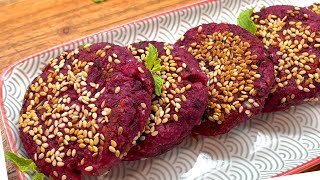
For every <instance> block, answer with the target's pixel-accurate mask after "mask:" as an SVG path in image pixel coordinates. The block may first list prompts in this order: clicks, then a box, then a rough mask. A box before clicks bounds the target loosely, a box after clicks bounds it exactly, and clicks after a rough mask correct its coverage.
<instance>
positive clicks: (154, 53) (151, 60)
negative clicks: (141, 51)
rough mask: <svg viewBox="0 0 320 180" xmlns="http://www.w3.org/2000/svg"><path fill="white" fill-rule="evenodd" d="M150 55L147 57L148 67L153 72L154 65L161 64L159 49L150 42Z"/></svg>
mask: <svg viewBox="0 0 320 180" xmlns="http://www.w3.org/2000/svg"><path fill="white" fill-rule="evenodd" d="M148 52H149V53H148V55H147V58H146V67H147V68H148V69H149V70H150V71H151V72H153V71H152V70H153V68H154V66H158V65H159V66H160V67H161V65H160V61H159V60H158V50H157V48H156V47H154V46H153V45H152V44H150V43H149V46H148Z"/></svg>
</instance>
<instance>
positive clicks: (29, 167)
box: [4, 152, 37, 173]
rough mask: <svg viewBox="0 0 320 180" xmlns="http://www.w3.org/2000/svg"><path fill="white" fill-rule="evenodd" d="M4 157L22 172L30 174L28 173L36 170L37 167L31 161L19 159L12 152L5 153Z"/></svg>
mask: <svg viewBox="0 0 320 180" xmlns="http://www.w3.org/2000/svg"><path fill="white" fill-rule="evenodd" d="M4 155H5V157H6V159H7V160H9V161H11V162H12V163H13V164H15V165H16V166H17V167H18V168H19V169H20V171H22V172H25V173H30V171H34V170H37V166H36V165H35V163H34V162H33V161H32V160H31V159H27V158H23V157H20V156H18V155H16V154H14V153H12V152H6V153H5V154H4Z"/></svg>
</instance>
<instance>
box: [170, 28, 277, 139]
mask: <svg viewBox="0 0 320 180" xmlns="http://www.w3.org/2000/svg"><path fill="white" fill-rule="evenodd" d="M176 44H177V45H179V46H182V47H184V48H185V49H187V50H188V51H189V52H190V53H191V54H192V55H193V56H194V57H195V58H196V59H197V60H198V62H199V65H200V68H201V70H202V71H203V72H205V73H206V74H207V77H208V78H209V81H208V86H209V102H208V106H207V109H206V112H205V114H204V116H203V122H202V123H201V125H199V126H196V127H195V128H194V129H193V132H194V133H196V134H201V135H207V136H215V135H219V134H223V133H226V132H228V131H230V129H231V128H233V127H235V126H236V125H238V124H239V123H241V122H243V121H245V120H247V119H249V118H251V117H252V116H254V115H256V114H258V113H260V111H261V109H262V107H263V105H264V102H265V98H266V97H267V96H268V94H269V92H270V89H271V86H272V84H273V81H274V75H273V66H272V62H271V61H270V59H269V58H268V57H267V55H266V52H265V50H264V48H263V44H262V43H261V42H260V41H259V39H258V38H257V37H256V36H254V35H252V34H251V33H250V32H248V31H246V30H244V29H242V28H241V27H239V26H236V25H231V24H216V23H210V24H203V25H201V26H198V27H195V28H192V29H190V30H188V31H187V32H186V33H185V34H184V36H182V37H181V39H180V40H178V42H177V43H176Z"/></svg>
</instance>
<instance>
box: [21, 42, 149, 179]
mask: <svg viewBox="0 0 320 180" xmlns="http://www.w3.org/2000/svg"><path fill="white" fill-rule="evenodd" d="M153 85H154V82H153V80H152V76H151V73H150V72H149V71H148V70H147V69H146V68H145V66H144V65H143V64H142V63H140V62H138V61H137V60H136V59H135V58H134V56H133V55H132V54H131V53H130V52H129V51H128V50H127V49H126V48H123V47H120V46H117V45H113V44H109V43H98V44H92V45H89V44H87V45H84V46H83V47H81V48H80V49H75V50H73V51H67V52H63V53H62V54H61V55H60V56H59V57H57V58H55V59H52V60H51V61H50V62H49V65H48V66H46V67H45V68H44V69H43V72H42V74H41V75H39V76H38V77H37V78H36V79H35V80H34V81H33V82H32V83H31V85H30V86H29V89H28V91H27V93H26V95H25V101H24V103H23V107H22V110H21V117H20V119H19V129H20V137H21V140H22V142H23V145H24V147H25V149H26V151H27V153H28V155H29V156H30V157H31V158H32V159H33V160H34V161H35V163H36V165H37V166H38V167H39V169H40V170H41V172H43V173H45V174H46V175H48V176H50V177H52V178H54V179H80V178H81V175H99V174H101V173H104V172H106V171H108V170H110V169H111V168H112V167H113V166H114V165H117V164H118V163H119V162H120V160H121V159H122V158H123V156H125V155H126V153H127V152H128V151H129V149H130V148H131V147H132V145H133V144H132V142H133V139H135V137H136V136H137V135H138V134H140V132H141V131H143V129H144V127H145V124H146V123H147V120H148V117H149V114H150V111H151V97H152V92H153Z"/></svg>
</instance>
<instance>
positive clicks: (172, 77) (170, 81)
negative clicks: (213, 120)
mask: <svg viewBox="0 0 320 180" xmlns="http://www.w3.org/2000/svg"><path fill="white" fill-rule="evenodd" d="M149 43H151V44H152V45H154V46H155V47H156V48H157V50H158V58H159V59H161V71H160V72H157V75H159V76H161V78H162V79H163V86H162V92H161V95H160V96H156V95H153V98H152V111H151V114H150V117H149V121H148V123H147V125H146V126H145V131H144V132H143V133H141V134H139V135H140V136H139V135H138V136H137V137H136V138H135V139H134V140H135V141H136V142H135V144H136V146H134V147H133V148H132V149H131V150H130V151H129V152H128V155H127V156H126V157H125V160H137V159H141V158H148V157H154V156H157V155H160V154H162V153H164V152H167V151H169V150H171V149H172V148H173V147H175V146H176V145H177V144H179V143H181V142H182V140H183V139H184V138H185V137H186V136H187V135H189V134H190V132H191V129H192V128H193V127H194V126H195V125H196V124H199V123H200V121H201V116H202V114H203V112H204V110H205V107H206V103H207V100H208V96H207V94H208V91H207V87H206V82H207V78H206V75H205V74H204V73H202V72H201V70H200V68H199V67H198V64H197V62H196V60H195V59H194V58H193V57H192V56H191V55H190V54H189V53H188V52H186V51H185V50H184V49H182V48H179V47H178V46H174V45H171V44H167V43H162V42H155V41H151V42H140V43H135V44H132V45H129V46H128V49H129V50H130V51H131V52H132V54H134V55H135V57H136V58H137V59H138V60H139V61H141V62H144V61H145V59H146V57H147V54H148V44H149Z"/></svg>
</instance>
